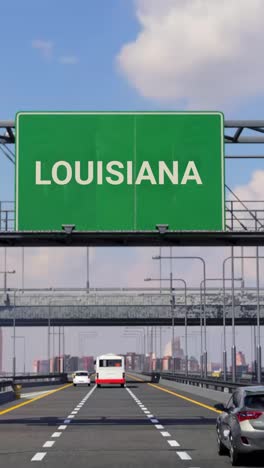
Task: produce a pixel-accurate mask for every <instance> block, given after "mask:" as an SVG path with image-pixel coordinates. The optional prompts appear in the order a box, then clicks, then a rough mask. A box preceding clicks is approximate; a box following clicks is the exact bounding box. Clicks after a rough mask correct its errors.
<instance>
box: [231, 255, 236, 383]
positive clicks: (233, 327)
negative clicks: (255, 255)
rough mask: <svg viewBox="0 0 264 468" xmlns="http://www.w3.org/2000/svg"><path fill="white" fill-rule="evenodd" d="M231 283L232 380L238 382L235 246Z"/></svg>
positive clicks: (232, 258)
mask: <svg viewBox="0 0 264 468" xmlns="http://www.w3.org/2000/svg"><path fill="white" fill-rule="evenodd" d="M231 284H232V351H231V356H232V380H233V382H236V329H235V283H234V247H233V246H232V247H231Z"/></svg>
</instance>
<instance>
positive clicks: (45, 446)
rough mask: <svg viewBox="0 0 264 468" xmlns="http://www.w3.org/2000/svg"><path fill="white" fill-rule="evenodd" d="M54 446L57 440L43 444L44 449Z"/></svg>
mask: <svg viewBox="0 0 264 468" xmlns="http://www.w3.org/2000/svg"><path fill="white" fill-rule="evenodd" d="M54 444H55V440H47V442H45V444H43V447H44V448H50V447H52V446H53V445H54Z"/></svg>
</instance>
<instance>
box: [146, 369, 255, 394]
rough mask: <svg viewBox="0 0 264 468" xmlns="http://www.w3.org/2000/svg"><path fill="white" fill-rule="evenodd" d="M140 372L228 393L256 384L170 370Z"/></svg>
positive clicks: (242, 380) (245, 380) (243, 380)
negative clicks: (176, 372) (173, 372)
mask: <svg viewBox="0 0 264 468" xmlns="http://www.w3.org/2000/svg"><path fill="white" fill-rule="evenodd" d="M142 374H143V375H147V376H149V377H151V378H152V376H153V375H154V374H159V375H160V377H161V378H162V379H165V380H172V381H174V382H179V383H183V384H187V385H195V386H198V387H205V388H208V389H213V390H218V391H222V392H229V393H231V392H232V391H233V390H234V389H236V388H238V387H241V386H252V385H257V384H256V382H253V381H248V379H240V380H239V382H230V381H228V380H222V379H220V378H219V377H209V378H206V379H205V378H201V377H198V376H192V375H188V376H186V375H183V374H172V373H170V372H142Z"/></svg>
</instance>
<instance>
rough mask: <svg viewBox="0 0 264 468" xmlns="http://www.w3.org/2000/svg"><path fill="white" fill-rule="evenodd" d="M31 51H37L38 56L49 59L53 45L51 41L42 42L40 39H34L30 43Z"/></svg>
mask: <svg viewBox="0 0 264 468" xmlns="http://www.w3.org/2000/svg"><path fill="white" fill-rule="evenodd" d="M32 47H33V49H37V50H39V52H40V54H41V55H42V57H43V58H45V59H50V58H51V57H52V54H53V48H54V44H53V42H52V41H43V40H41V39H34V40H33V41H32Z"/></svg>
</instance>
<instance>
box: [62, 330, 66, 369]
mask: <svg viewBox="0 0 264 468" xmlns="http://www.w3.org/2000/svg"><path fill="white" fill-rule="evenodd" d="M62 372H65V329H64V326H63V327H62Z"/></svg>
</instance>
